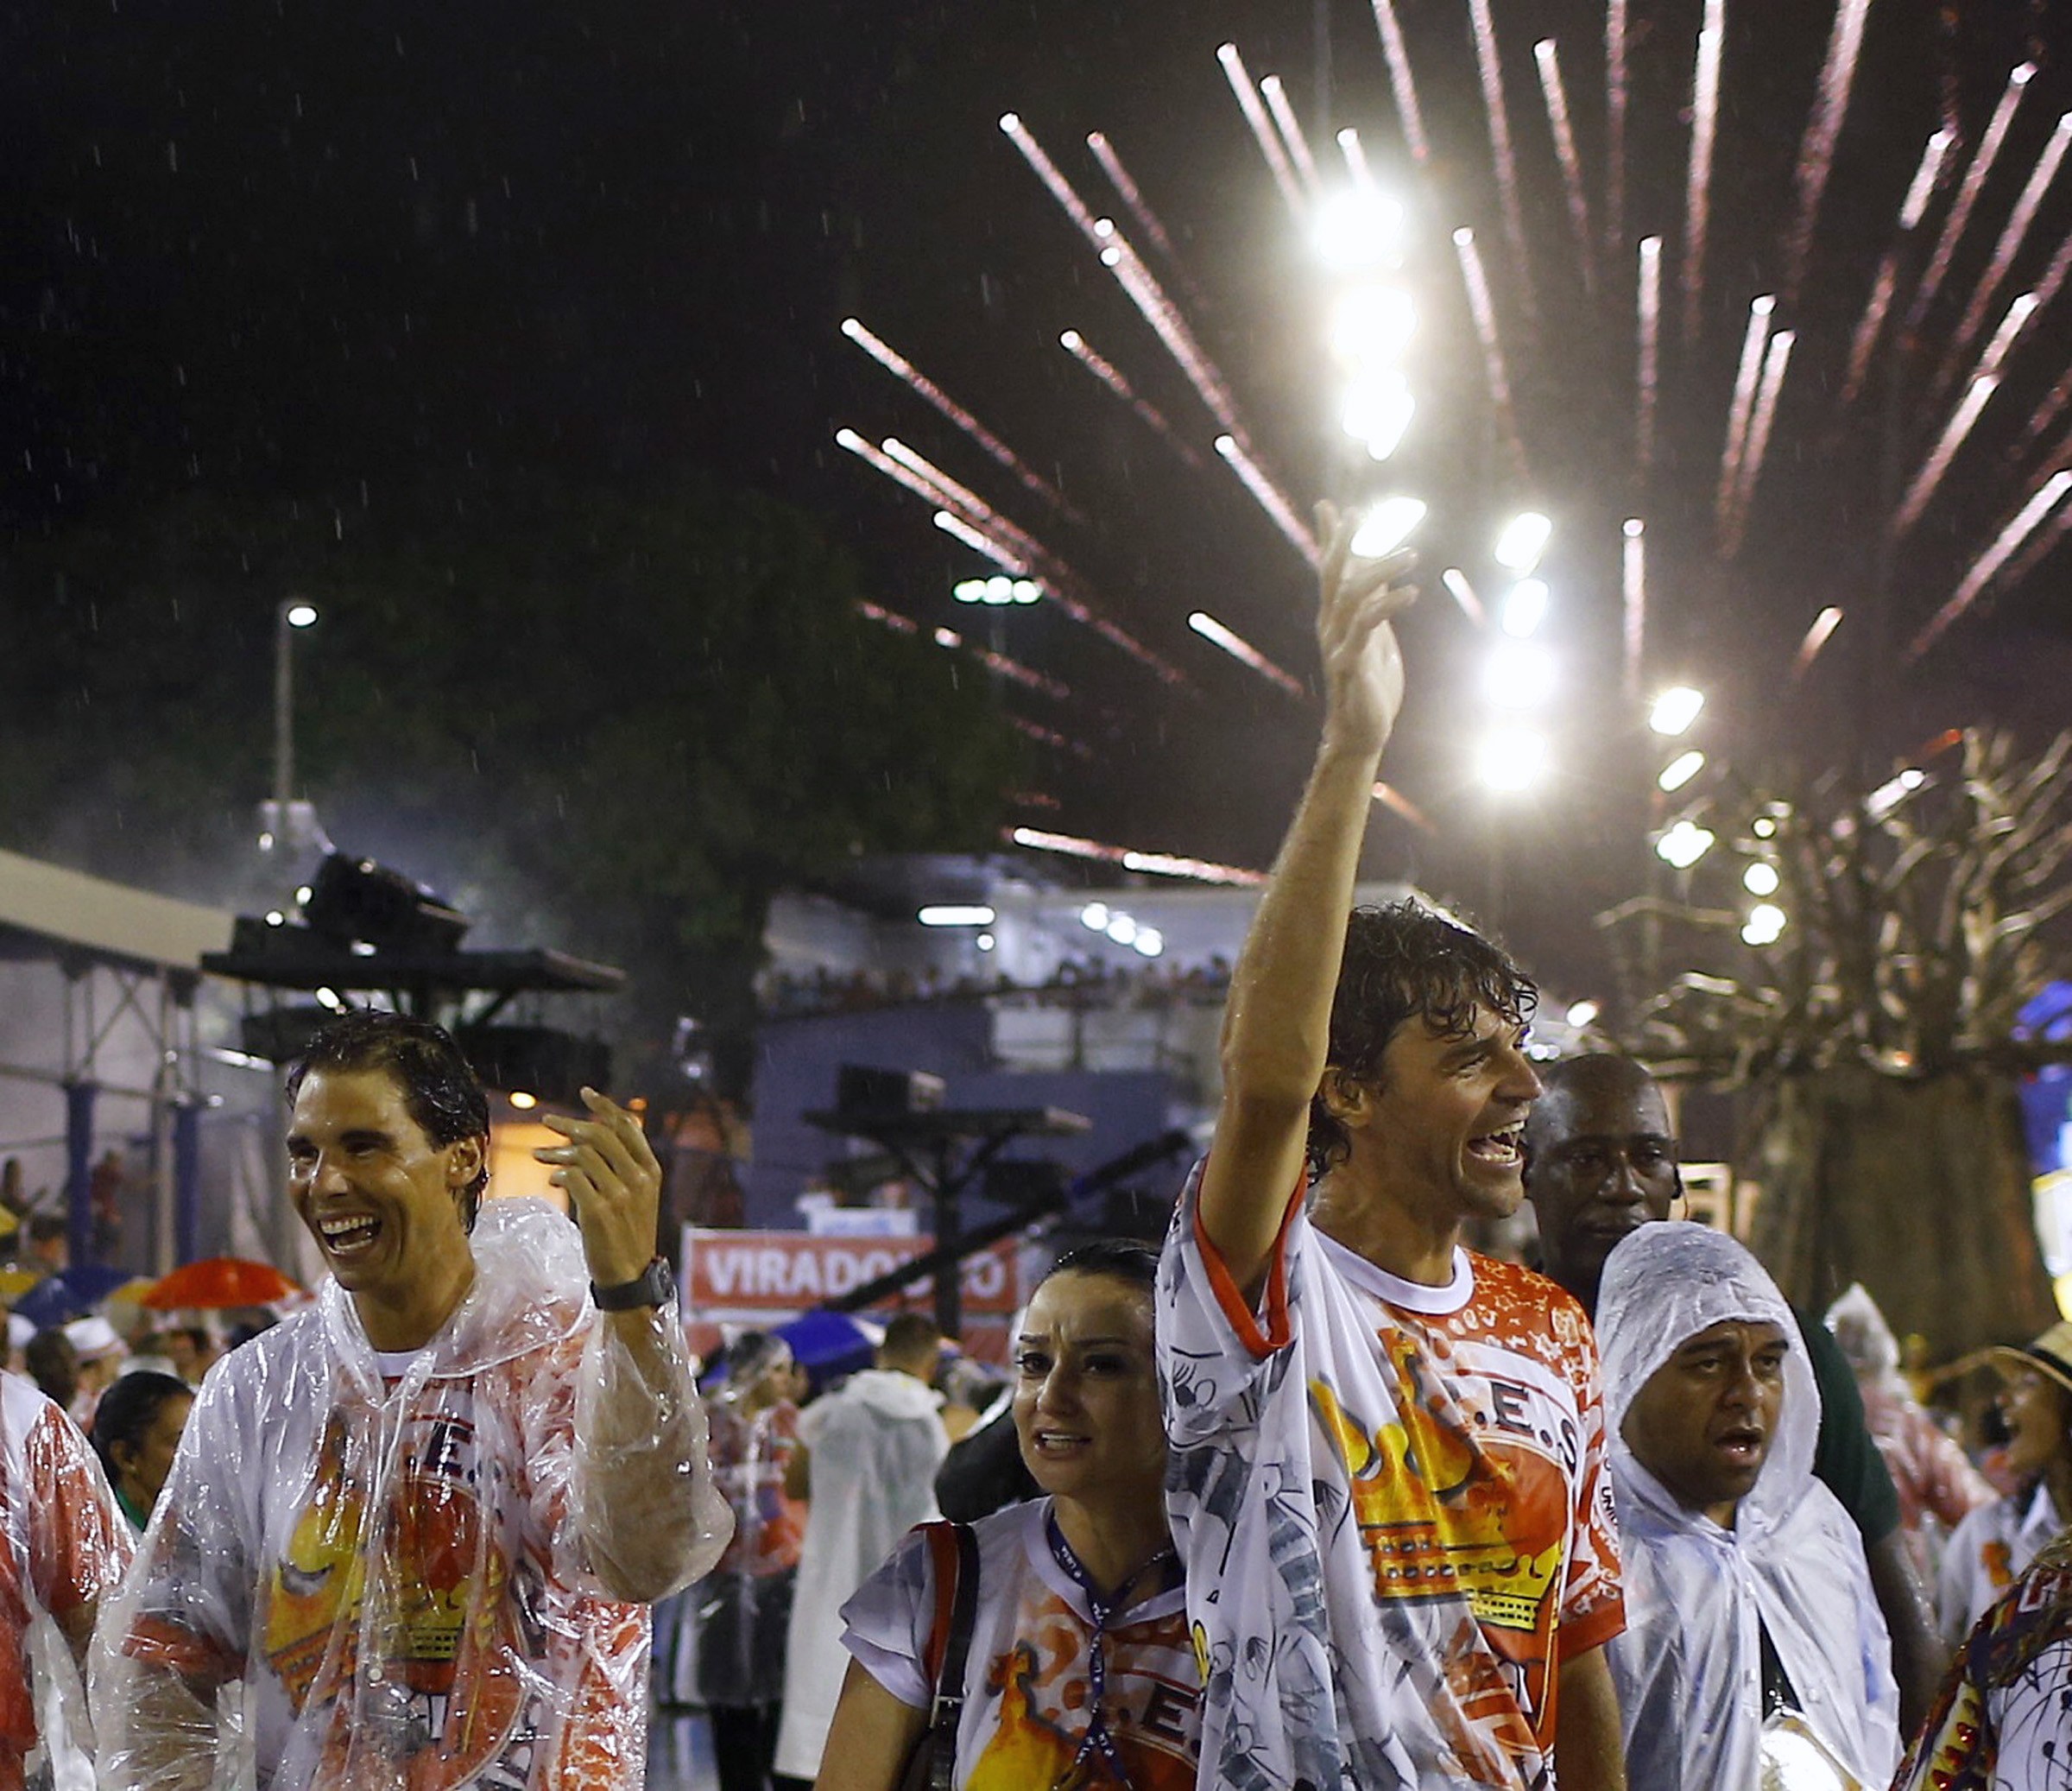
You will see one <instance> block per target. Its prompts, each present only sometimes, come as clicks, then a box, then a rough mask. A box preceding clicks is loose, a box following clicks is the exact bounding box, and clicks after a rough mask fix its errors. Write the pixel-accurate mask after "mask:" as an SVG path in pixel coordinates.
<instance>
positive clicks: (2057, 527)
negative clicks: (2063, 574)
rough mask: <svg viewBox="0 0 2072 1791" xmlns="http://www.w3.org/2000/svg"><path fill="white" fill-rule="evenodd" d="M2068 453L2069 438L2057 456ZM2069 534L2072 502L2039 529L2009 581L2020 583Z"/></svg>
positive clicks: (2071, 450)
mask: <svg viewBox="0 0 2072 1791" xmlns="http://www.w3.org/2000/svg"><path fill="white" fill-rule="evenodd" d="M2068 453H2072V440H2067V441H2066V442H2065V443H2064V444H2063V445H2062V446H2060V447H2059V449H2058V452H2057V454H2056V459H2058V460H2060V461H2063V459H2065V457H2066V455H2067V454H2068ZM2067 535H2072V504H2068V505H2067V506H2066V507H2065V508H2064V509H2061V510H2060V511H2058V513H2057V514H2056V516H2053V517H2051V519H2050V527H2049V528H2043V529H2039V530H2037V534H2036V535H2035V537H2034V538H2033V539H2032V540H2031V541H2030V543H2029V545H2028V546H2027V547H2025V548H2024V549H2023V550H2022V556H2021V558H2020V559H2018V560H2016V561H2015V562H2014V564H2013V566H2011V567H2010V568H2009V569H2008V573H2007V582H2008V583H2009V584H2011V585H2018V584H2020V583H2021V582H2022V580H2023V579H2025V578H2027V577H2028V576H2029V574H2030V573H2032V572H2034V571H2035V570H2036V569H2037V566H2041V565H2042V564H2043V563H2044V560H2048V559H2049V558H2050V555H2051V554H2052V553H2053V552H2054V551H2055V550H2056V547H2057V545H2058V543H2059V542H2060V541H2063V540H2064V538H2065V537H2066V536H2067Z"/></svg>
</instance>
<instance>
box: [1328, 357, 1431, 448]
mask: <svg viewBox="0 0 2072 1791" xmlns="http://www.w3.org/2000/svg"><path fill="white" fill-rule="evenodd" d="M1417 410H1418V401H1417V400H1416V399H1415V398H1413V397H1412V396H1411V391H1410V382H1409V381H1408V380H1406V378H1404V377H1403V376H1402V375H1401V374H1400V373H1397V372H1394V371H1393V370H1389V369H1386V368H1384V369H1381V370H1377V371H1373V372H1368V373H1362V374H1361V376H1360V377H1358V378H1357V379H1355V381H1354V382H1353V383H1352V384H1351V385H1350V386H1349V388H1348V389H1347V390H1346V394H1345V404H1344V407H1343V408H1342V409H1341V410H1340V412H1339V413H1338V421H1339V426H1340V427H1342V429H1343V430H1344V431H1345V433H1346V434H1348V435H1349V436H1351V437H1352V438H1353V440H1355V441H1356V442H1359V443H1360V444H1361V446H1364V447H1365V448H1366V449H1367V452H1368V458H1369V459H1374V460H1386V459H1388V457H1389V456H1390V455H1391V454H1393V453H1394V452H1395V451H1396V449H1397V448H1398V447H1399V446H1401V445H1402V440H1403V437H1404V435H1405V434H1406V432H1407V431H1408V429H1409V428H1410V420H1411V419H1412V417H1413V416H1415V415H1417Z"/></svg>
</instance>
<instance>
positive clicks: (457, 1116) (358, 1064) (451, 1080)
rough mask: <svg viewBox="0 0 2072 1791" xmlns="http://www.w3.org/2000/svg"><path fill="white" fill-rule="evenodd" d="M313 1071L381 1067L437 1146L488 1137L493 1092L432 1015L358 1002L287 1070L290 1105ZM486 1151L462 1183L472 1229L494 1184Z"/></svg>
mask: <svg viewBox="0 0 2072 1791" xmlns="http://www.w3.org/2000/svg"><path fill="white" fill-rule="evenodd" d="M312 1070H325V1071H333V1070H338V1071H346V1072H353V1071H359V1070H381V1071H383V1072H385V1073H387V1074H388V1075H389V1076H390V1077H392V1078H394V1079H395V1085H396V1086H397V1087H398V1088H399V1089H401V1091H402V1096H403V1110H404V1111H406V1112H407V1113H408V1114H409V1116H410V1117H411V1119H412V1120H413V1121H414V1122H415V1123H416V1125H417V1129H418V1130H420V1131H421V1132H422V1133H423V1134H424V1135H425V1136H426V1138H428V1139H429V1140H430V1141H431V1142H432V1144H433V1148H434V1149H445V1147H446V1146H447V1145H449V1144H458V1143H459V1142H460V1141H461V1140H462V1139H464V1138H483V1139H486V1138H488V1136H490V1099H489V1097H488V1096H487V1095H486V1094H484V1093H483V1087H482V1083H481V1081H480V1079H478V1078H477V1076H476V1074H475V1072H474V1071H473V1070H472V1069H471V1067H470V1066H469V1064H468V1060H467V1059H466V1058H465V1057H464V1055H462V1054H461V1049H460V1047H459V1046H458V1045H457V1044H455V1043H454V1041H453V1035H452V1034H451V1033H450V1032H448V1031H447V1030H446V1029H445V1028H444V1027H443V1026H434V1025H433V1024H432V1022H430V1021H428V1020H414V1019H412V1018H411V1017H410V1016H408V1015H407V1014H391V1013H388V1012H385V1011H384V1010H382V1009H379V1008H356V1009H354V1010H353V1011H352V1012H351V1013H349V1014H344V1015H341V1016H339V1017H338V1019H336V1020H333V1021H332V1022H330V1023H329V1024H327V1025H325V1027H323V1028H321V1029H320V1030H319V1032H318V1033H317V1035H316V1036H315V1037H314V1038H313V1039H311V1040H310V1041H309V1046H308V1048H307V1049H306V1050H305V1051H304V1052H303V1054H302V1055H301V1057H300V1060H298V1061H297V1062H296V1064H295V1066H294V1068H293V1069H292V1070H290V1071H289V1072H288V1073H287V1099H288V1104H290V1105H291V1106H292V1105H293V1104H294V1098H295V1095H296V1092H297V1091H298V1090H300V1088H301V1086H302V1079H303V1078H304V1077H305V1076H306V1075H307V1074H308V1073H310V1072H311V1071H312ZM489 1180H490V1161H489V1152H488V1151H487V1150H486V1149H485V1150H484V1151H483V1161H482V1168H481V1169H480V1170H479V1171H478V1172H477V1174H476V1177H475V1179H474V1180H472V1181H471V1182H470V1183H469V1184H468V1185H467V1187H464V1188H463V1189H462V1190H461V1211H460V1217H461V1223H462V1224H463V1225H465V1226H466V1227H467V1228H468V1230H469V1231H473V1230H474V1229H475V1215H476V1214H477V1212H480V1211H481V1208H482V1191H483V1188H485V1187H488V1186H489Z"/></svg>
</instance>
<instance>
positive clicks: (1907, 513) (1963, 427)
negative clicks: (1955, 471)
mask: <svg viewBox="0 0 2072 1791" xmlns="http://www.w3.org/2000/svg"><path fill="white" fill-rule="evenodd" d="M1998 388H1999V380H1997V379H1995V378H1993V377H1992V375H1990V374H1988V375H1987V376H1986V377H1983V378H1980V379H1974V380H1973V381H1972V383H1971V387H1970V389H1969V390H1968V391H1967V392H1966V393H1965V394H1964V399H1963V402H1961V404H1959V405H1958V406H1957V408H1956V409H1955V411H1954V412H1952V413H1951V415H1950V419H1949V422H1948V423H1946V424H1945V425H1944V426H1943V434H1942V436H1941V438H1940V439H1939V440H1937V441H1936V445H1935V446H1934V447H1933V448H1931V449H1930V451H1929V456H1928V459H1926V460H1924V462H1923V463H1922V465H1921V470H1920V471H1918V472H1917V473H1916V474H1915V475H1914V482H1913V484H1911V485H1909V486H1908V487H1907V488H1906V496H1905V497H1902V498H1901V499H1900V500H1899V507H1898V509H1896V510H1894V511H1893V512H1892V524H1891V528H1892V538H1893V540H1895V541H1897V540H1898V539H1899V537H1900V536H1902V535H1905V533H1906V532H1907V530H1908V529H1910V528H1912V527H1913V526H1914V524H1915V522H1917V521H1918V520H1919V519H1920V516H1921V512H1922V511H1923V510H1924V509H1927V507H1928V501H1929V499H1930V498H1931V497H1934V496H1935V495H1936V486H1937V485H1939V484H1942V483H1943V474H1944V473H1945V472H1947V471H1949V463H1950V461H1951V459H1954V458H1955V454H1956V452H1957V450H1958V448H1959V447H1961V446H1962V445H1963V441H1964V438H1965V437H1966V436H1967V435H1968V434H1971V426H1972V425H1973V424H1974V423H1975V422H1977V421H1978V420H1979V413H1980V411H1982V410H1983V409H1985V408H1986V405H1987V401H1988V400H1989V399H1991V398H1992V396H1993V393H1994V391H1995V390H1996V389H1998Z"/></svg>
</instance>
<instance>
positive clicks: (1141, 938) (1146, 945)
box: [1130, 927, 1166, 958]
mask: <svg viewBox="0 0 2072 1791" xmlns="http://www.w3.org/2000/svg"><path fill="white" fill-rule="evenodd" d="M1130 945H1131V946H1132V947H1133V948H1134V950H1135V951H1136V952H1138V954H1139V955H1140V956H1142V957H1145V958H1156V957H1157V956H1158V955H1159V952H1163V951H1164V950H1165V949H1166V935H1165V934H1164V933H1160V932H1159V929H1158V928H1157V927H1139V928H1138V929H1137V936H1136V937H1135V938H1134V940H1131V941H1130Z"/></svg>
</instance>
